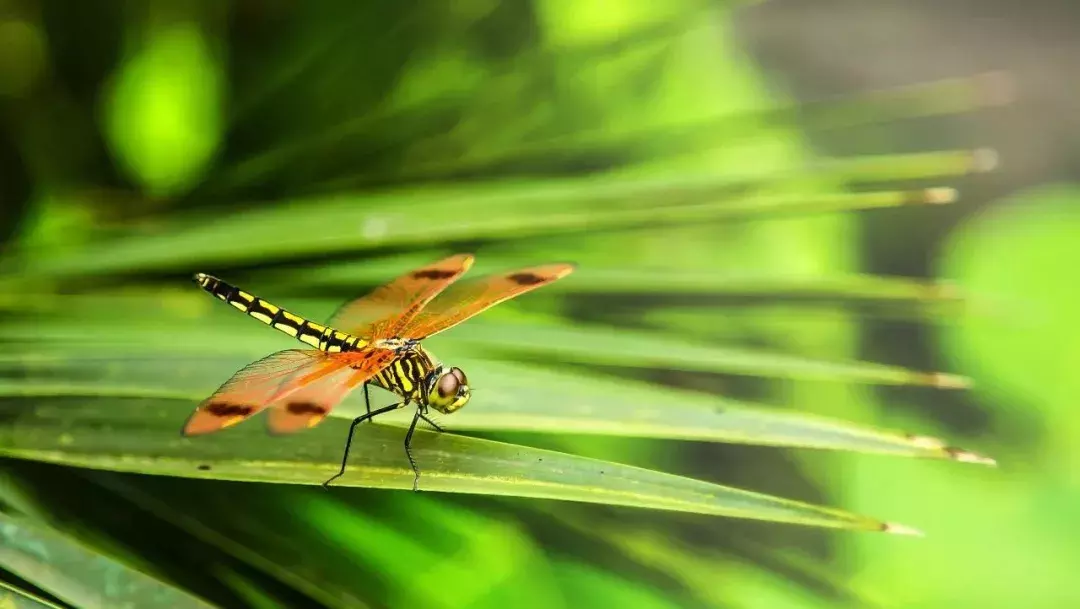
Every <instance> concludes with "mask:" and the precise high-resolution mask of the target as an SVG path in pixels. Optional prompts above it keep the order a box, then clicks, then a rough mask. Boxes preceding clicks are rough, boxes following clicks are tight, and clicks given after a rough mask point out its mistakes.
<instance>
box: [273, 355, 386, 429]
mask: <svg viewBox="0 0 1080 609" xmlns="http://www.w3.org/2000/svg"><path fill="white" fill-rule="evenodd" d="M361 353H362V354H363V355H361V356H360V360H359V362H353V363H351V365H349V364H347V365H346V366H345V367H343V368H340V369H338V370H335V371H333V372H331V373H330V374H327V375H326V376H323V377H321V378H318V379H316V380H314V381H312V382H310V383H308V384H306V385H304V386H302V387H300V388H299V389H297V390H295V391H293V392H291V393H289V394H288V395H287V396H286V397H284V398H283V399H280V400H278V401H277V402H275V403H273V404H271V409H270V413H269V417H267V420H266V424H267V426H268V427H269V429H270V432H271V433H275V434H286V433H293V432H297V431H301V430H304V429H308V428H310V427H314V426H316V425H318V424H319V423H321V422H322V420H323V419H325V418H326V416H327V415H328V414H330V411H331V410H332V409H333V408H334V406H337V405H338V403H340V402H341V400H343V399H345V396H347V395H349V392H351V391H352V390H353V389H356V388H357V387H359V386H360V385H363V384H364V383H365V382H366V381H368V380H369V379H371V377H373V376H375V375H376V374H377V373H378V372H379V371H380V370H382V369H383V368H385V367H386V366H388V365H389V364H390V362H392V361H394V358H395V357H397V354H396V353H394V352H393V351H389V350H385V349H368V350H364V351H361ZM369 354H370V355H369ZM356 357H357V354H350V357H349V358H341V359H352V358H356Z"/></svg>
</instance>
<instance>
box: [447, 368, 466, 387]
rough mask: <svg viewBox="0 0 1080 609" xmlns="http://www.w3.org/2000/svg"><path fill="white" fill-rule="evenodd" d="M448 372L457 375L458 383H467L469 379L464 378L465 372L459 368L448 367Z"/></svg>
mask: <svg viewBox="0 0 1080 609" xmlns="http://www.w3.org/2000/svg"><path fill="white" fill-rule="evenodd" d="M450 374H453V375H454V376H455V377H457V380H458V383H459V384H461V385H468V384H469V381H468V380H467V379H466V378H465V373H464V372H463V371H462V370H461V368H451V369H450Z"/></svg>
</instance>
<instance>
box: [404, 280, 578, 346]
mask: <svg viewBox="0 0 1080 609" xmlns="http://www.w3.org/2000/svg"><path fill="white" fill-rule="evenodd" d="M573 270H574V265H572V264H546V265H543V266H534V267H530V268H527V269H521V270H517V271H511V272H509V273H502V274H497V275H488V276H485V277H478V278H476V279H472V280H469V281H463V282H461V283H458V284H455V285H453V286H451V287H450V288H449V289H448V290H446V291H445V292H443V293H442V294H440V295H439V297H438V298H435V299H434V300H432V301H431V302H430V303H429V304H428V306H426V307H424V308H423V309H422V310H420V311H419V312H418V313H417V314H416V315H415V316H414V317H413V318H412V321H410V322H409V323H408V324H406V325H405V327H404V328H402V329H401V331H400V332H399V333H398V334H397V336H400V337H401V338H413V339H418V340H419V339H424V338H427V337H429V336H432V335H434V334H438V333H439V332H442V331H443V330H446V329H448V328H452V327H453V326H456V325H458V324H459V323H461V322H463V321H465V320H466V319H469V318H470V317H472V316H474V315H476V314H478V313H480V312H482V311H485V310H487V309H489V308H491V307H493V306H495V305H497V304H499V303H500V302H503V301H504V300H509V299H511V298H514V297H515V296H520V295H521V294H524V293H525V292H529V291H532V290H535V289H536V288H539V287H541V286H544V285H547V284H549V283H551V282H553V281H555V280H557V279H560V278H562V277H565V276H567V275H569V274H570V273H571V272H573Z"/></svg>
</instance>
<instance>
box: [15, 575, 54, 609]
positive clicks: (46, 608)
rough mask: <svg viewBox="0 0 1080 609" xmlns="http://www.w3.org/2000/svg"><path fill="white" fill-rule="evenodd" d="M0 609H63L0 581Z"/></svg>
mask: <svg viewBox="0 0 1080 609" xmlns="http://www.w3.org/2000/svg"><path fill="white" fill-rule="evenodd" d="M0 609H63V607H61V606H60V605H57V604H56V603H53V602H52V601H47V600H45V599H43V598H41V597H40V596H38V595H36V594H32V593H30V592H27V591H26V590H20V589H19V588H16V587H15V586H13V585H12V584H9V583H7V582H5V581H3V580H0Z"/></svg>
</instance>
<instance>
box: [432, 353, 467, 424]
mask: <svg viewBox="0 0 1080 609" xmlns="http://www.w3.org/2000/svg"><path fill="white" fill-rule="evenodd" d="M425 385H426V389H427V405H428V406H431V407H432V408H434V409H435V410H438V411H439V412H441V413H443V414H450V413H452V412H456V411H457V410H460V409H461V407H462V406H464V405H465V404H467V403H469V398H470V397H472V393H471V392H470V391H469V381H468V379H467V378H466V377H465V373H464V372H463V371H462V370H461V368H447V367H445V366H442V365H439V366H437V367H436V368H435V369H434V370H432V371H431V373H430V374H428V376H427V379H425Z"/></svg>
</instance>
